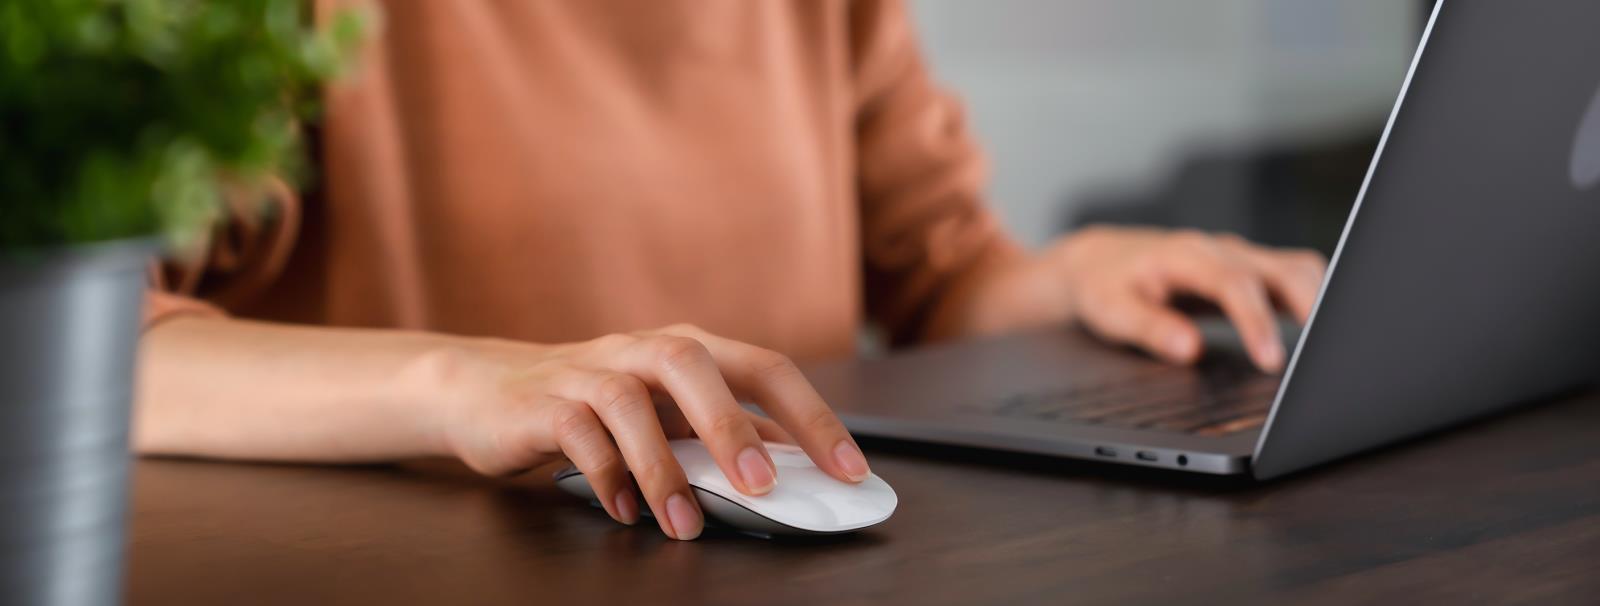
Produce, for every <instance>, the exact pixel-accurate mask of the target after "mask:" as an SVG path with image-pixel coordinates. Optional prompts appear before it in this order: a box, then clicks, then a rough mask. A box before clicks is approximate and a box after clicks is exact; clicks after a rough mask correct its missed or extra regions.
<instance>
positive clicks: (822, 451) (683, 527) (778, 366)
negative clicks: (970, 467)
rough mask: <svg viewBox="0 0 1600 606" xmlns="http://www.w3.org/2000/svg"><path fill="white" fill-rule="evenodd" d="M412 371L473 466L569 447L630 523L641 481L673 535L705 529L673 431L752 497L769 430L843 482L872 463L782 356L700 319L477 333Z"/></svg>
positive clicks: (489, 469)
mask: <svg viewBox="0 0 1600 606" xmlns="http://www.w3.org/2000/svg"><path fill="white" fill-rule="evenodd" d="M414 371H415V372H416V373H417V374H418V375H420V376H423V377H425V380H426V381H427V382H428V383H431V384H432V387H431V388H430V391H433V390H437V391H434V393H438V394H442V395H441V397H443V398H445V402H446V403H445V404H443V405H441V406H439V407H437V410H438V411H439V412H440V413H441V414H440V416H439V422H438V426H439V427H441V428H442V431H443V436H442V438H443V442H444V443H446V444H448V445H449V448H450V449H451V450H452V451H453V452H454V454H455V455H456V456H459V457H460V458H461V460H462V461H464V462H465V463H466V464H467V465H469V466H470V467H472V468H473V469H475V470H477V471H479V472H481V473H485V474H491V475H503V474H510V473H516V472H519V471H522V470H526V469H529V468H532V467H536V466H538V465H541V464H544V463H546V462H549V461H551V460H554V459H557V458H560V457H565V458H568V459H570V460H571V461H572V462H573V463H574V464H575V465H576V466H577V467H578V468H579V469H580V470H582V471H583V473H584V474H585V475H586V476H587V478H588V481H589V484H590V485H591V486H592V487H593V488H594V491H595V494H596V496H597V497H598V499H599V501H600V503H601V504H602V505H603V506H604V507H605V510H606V512H607V513H609V514H610V515H611V517H612V518H614V519H616V520H617V521H619V522H622V523H624V524H633V523H635V522H637V521H638V519H639V512H638V511H637V505H636V503H637V501H636V500H635V495H634V489H633V485H634V484H635V481H636V482H637V485H638V487H639V489H640V490H642V491H643V493H644V494H643V497H644V501H645V502H646V503H648V504H649V507H650V508H651V510H652V511H653V512H654V514H655V517H656V520H657V521H658V522H659V524H660V525H661V529H662V531H663V532H665V533H667V535H668V536H671V537H673V538H677V539H692V538H694V537H695V536H697V535H699V534H700V530H701V528H702V526H703V516H702V513H701V512H700V510H699V506H698V504H697V503H696V502H695V499H694V497H693V495H692V494H691V493H690V488H689V485H688V481H687V479H686V478H685V476H684V473H683V470H682V469H681V468H680V467H679V466H678V463H677V460H676V459H675V458H674V456H673V453H672V450H671V448H670V447H669V445H668V443H667V441H668V440H669V439H674V438H684V437H690V436H698V437H699V438H700V439H701V440H703V441H704V442H705V443H706V446H707V448H708V449H709V450H710V451H711V453H712V455H713V456H714V457H715V458H716V460H717V463H718V465H719V466H720V467H721V469H722V471H723V473H724V474H726V475H727V477H728V479H729V480H730V482H731V483H732V484H733V486H734V487H735V488H736V489H737V490H739V491H740V492H743V493H745V494H749V495H761V494H765V493H767V492H770V491H771V490H772V488H773V486H774V485H775V482H776V480H777V478H776V469H775V467H774V466H773V464H772V458H771V456H770V455H769V454H768V453H767V451H766V448H765V447H764V446H763V445H762V441H763V440H771V441H780V442H790V443H794V444H797V445H799V446H800V447H801V448H803V449H804V450H805V451H806V454H808V455H809V456H810V457H811V459H812V460H813V461H814V462H815V463H816V464H817V466H818V467H819V468H821V469H822V470H823V471H825V472H827V473H828V474H829V475H832V476H833V477H835V478H838V479H840V480H843V481H847V482H859V481H861V480H862V479H864V478H866V477H867V474H868V467H867V462H866V459H865V457H863V456H862V454H861V450H860V449H859V448H858V447H857V446H856V443H855V441H854V440H853V439H852V438H851V437H850V434H849V433H848V432H847V431H846V430H845V427H844V424H843V423H841V422H840V421H839V419H838V417H836V416H835V415H834V414H833V412H832V411H831V410H830V409H829V408H828V406H827V405H826V404H825V403H824V402H823V401H822V398H821V396H819V395H818V394H817V392H816V390H815V389H813V388H812V387H811V385H810V383H809V382H808V381H807V380H806V378H805V377H804V376H803V375H802V374H801V373H800V371H799V370H798V369H797V368H796V367H795V365H794V364H793V363H792V362H790V361H789V359H788V358H786V357H784V356H783V355H780V354H778V353H776V352H773V351H769V350H765V349H761V348H758V347H755V346H752V345H747V344H744V343H740V342H737V341H733V340H730V339H725V338H721V337H718V336H715V335H712V334H709V333H706V332H705V331H703V330H700V329H698V328H695V327H693V326H681V325H680V326H673V327H668V328H664V329H661V330H653V331H644V332H638V333H631V334H614V335H608V336H604V337H600V338H598V339H594V340H590V341H584V342H581V343H572V344H564V345H553V346H539V345H527V344H522V343H510V342H500V341H485V342H479V341H472V342H470V344H468V345H463V346H462V347H459V348H446V349H442V350H440V351H438V352H436V353H435V354H432V355H429V356H426V357H424V358H423V359H422V360H420V361H419V362H417V363H416V364H415V365H414ZM740 401H747V402H754V403H756V404H757V405H758V406H760V407H761V408H762V410H763V411H765V412H766V413H767V415H768V416H770V417H771V418H770V419H768V418H763V417H760V416H757V415H754V414H752V413H750V412H748V411H746V410H745V409H744V408H742V407H741V406H740V405H739V402H740ZM630 472H631V475H632V478H631V479H630Z"/></svg>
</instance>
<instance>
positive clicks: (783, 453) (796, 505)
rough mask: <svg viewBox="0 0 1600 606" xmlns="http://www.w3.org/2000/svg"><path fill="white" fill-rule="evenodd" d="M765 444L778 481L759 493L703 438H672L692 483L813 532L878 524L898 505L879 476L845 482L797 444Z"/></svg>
mask: <svg viewBox="0 0 1600 606" xmlns="http://www.w3.org/2000/svg"><path fill="white" fill-rule="evenodd" d="M766 446H767V453H768V454H771V455H772V463H773V465H774V466H776V467H777V468H778V483H777V486H775V487H773V489H772V492H770V493H768V494H765V495H762V496H758V497H752V496H749V495H746V494H744V493H741V492H739V491H738V490H737V489H735V488H734V487H733V484H732V483H730V482H729V481H728V478H727V476H724V475H723V474H722V469H721V468H719V467H717V462H716V461H715V460H713V459H712V458H711V452H710V451H708V450H706V447H705V444H704V443H702V442H701V441H699V440H674V441H673V442H672V453H673V454H675V455H677V457H678V463H679V464H681V465H683V471H684V473H685V474H686V475H687V476H688V478H689V484H690V485H691V486H694V487H696V488H699V489H701V490H704V491H706V492H710V493H712V494H714V495H716V496H719V497H722V498H723V499H726V500H728V501H730V502H732V503H733V504H735V505H738V506H740V507H743V508H745V509H748V510H750V511H751V512H752V513H755V514H756V515H759V516H761V517H764V518H767V519H769V520H772V521H774V522H777V523H779V524H782V525H784V526H789V527H792V528H795V529H798V530H803V531H807V532H811V533H831V532H848V531H851V530H858V529H861V528H865V527H867V526H871V525H873V524H877V523H879V522H882V521H884V520H887V519H889V516H890V515H891V514H893V513H894V508H895V506H896V505H898V503H899V499H898V497H897V496H896V495H895V493H894V489H892V488H890V487H889V484H888V483H886V482H884V481H883V479H882V478H879V477H878V476H877V475H871V476H868V477H867V479H866V480H864V481H862V482H861V483H860V484H850V483H846V482H841V481H839V480H836V479H834V478H833V477H832V476H829V475H828V474H827V473H826V472H823V471H822V470H821V469H818V468H817V466H816V465H815V464H814V463H812V462H811V458H810V457H807V456H806V453H805V451H803V450H800V448H799V447H796V446H791V445H788V444H779V443H774V442H768V443H767V444H766Z"/></svg>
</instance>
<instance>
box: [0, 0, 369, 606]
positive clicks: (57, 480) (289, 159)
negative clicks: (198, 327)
mask: <svg viewBox="0 0 1600 606" xmlns="http://www.w3.org/2000/svg"><path fill="white" fill-rule="evenodd" d="M306 4H307V3H305V2H303V0H228V1H227V2H214V1H210V0H0V603H6V604H34V603H48V604H59V603H114V602H116V601H118V597H119V595H120V592H121V570H122V552H123V543H124V529H123V526H124V520H125V518H126V509H127V505H126V501H127V493H128V483H129V482H128V468H129V457H130V454H129V440H128V433H129V416H130V414H129V410H130V403H131V399H132V389H131V385H132V377H133V368H134V353H135V343H136V341H137V337H138V333H139V329H140V322H141V311H140V307H141V302H142V300H143V291H144V289H145V288H146V274H147V269H148V267H149V263H150V261H151V259H152V258H153V256H154V255H156V254H158V253H160V252H161V251H162V249H163V248H165V249H166V250H173V249H174V247H181V246H183V245H186V244H193V243H195V242H197V241H198V239H197V237H196V236H198V235H200V234H201V233H203V230H205V229H206V228H207V227H208V225H209V222H210V221H212V220H214V219H215V218H216V216H217V212H218V211H217V209H218V208H219V199H220V197H221V190H222V188H224V187H230V188H246V189H248V188H250V187H252V186H253V185H257V184H261V183H263V182H264V181H265V180H266V179H268V178H272V177H285V178H292V177H293V176H294V175H296V174H299V173H300V172H301V170H300V168H301V160H299V158H300V156H299V154H298V149H299V133H300V128H299V126H298V125H299V123H300V120H302V119H304V118H306V116H307V114H308V112H310V111H311V109H312V107H313V100H314V98H315V92H316V89H317V85H318V84H319V83H321V82H323V81H324V80H325V79H327V78H329V77H331V76H332V75H333V74H334V73H335V71H336V70H337V68H338V67H339V66H340V65H341V63H342V62H343V61H342V58H343V57H344V56H346V55H347V54H348V51H349V50H350V49H351V48H353V45H354V43H355V41H356V39H357V37H358V35H359V32H358V30H359V28H360V25H359V21H358V20H357V19H356V18H355V17H354V16H352V15H348V14H345V15H340V16H339V18H337V19H335V20H333V21H332V22H330V23H328V24H326V25H327V26H326V27H317V26H313V25H310V20H309V18H308V16H307V14H306V6H305V5H306Z"/></svg>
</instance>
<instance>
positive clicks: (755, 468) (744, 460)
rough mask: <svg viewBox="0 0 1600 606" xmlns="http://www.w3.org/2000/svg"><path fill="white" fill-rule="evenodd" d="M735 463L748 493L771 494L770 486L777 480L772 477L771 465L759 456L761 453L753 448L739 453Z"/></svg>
mask: <svg viewBox="0 0 1600 606" xmlns="http://www.w3.org/2000/svg"><path fill="white" fill-rule="evenodd" d="M737 462H738V464H739V475H740V476H743V477H744V485H745V487H746V488H749V489H750V492H753V493H756V494H767V493H769V492H772V486H773V484H776V483H777V478H775V477H774V476H773V473H772V464H771V463H768V462H767V458H766V457H764V456H761V451H759V450H756V448H755V447H754V446H752V447H750V448H746V449H744V450H742V451H739V458H738V459H737Z"/></svg>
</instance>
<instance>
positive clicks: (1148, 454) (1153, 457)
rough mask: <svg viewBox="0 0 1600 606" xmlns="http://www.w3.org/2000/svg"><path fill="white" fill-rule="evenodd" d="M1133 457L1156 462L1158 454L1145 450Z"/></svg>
mask: <svg viewBox="0 0 1600 606" xmlns="http://www.w3.org/2000/svg"><path fill="white" fill-rule="evenodd" d="M1133 456H1135V457H1138V458H1139V460H1140V461H1154V460H1156V453H1153V452H1149V451H1145V450H1141V451H1139V452H1136V453H1134V455H1133Z"/></svg>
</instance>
